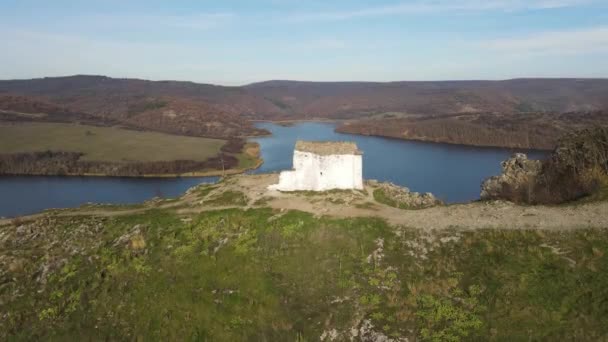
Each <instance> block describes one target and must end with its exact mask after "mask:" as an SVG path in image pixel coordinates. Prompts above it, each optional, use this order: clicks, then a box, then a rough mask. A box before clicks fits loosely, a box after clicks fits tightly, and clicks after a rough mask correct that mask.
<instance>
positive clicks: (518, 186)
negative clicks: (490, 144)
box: [481, 153, 542, 202]
mask: <svg viewBox="0 0 608 342" xmlns="http://www.w3.org/2000/svg"><path fill="white" fill-rule="evenodd" d="M501 165H502V174H500V175H499V176H494V177H491V178H488V179H487V180H485V181H484V182H483V184H482V185H481V199H482V200H495V199H504V198H511V199H513V200H514V202H529V201H530V199H531V196H532V191H533V189H534V184H535V183H536V178H537V177H538V176H539V174H540V172H541V170H542V162H541V161H540V160H532V159H528V156H526V155H525V154H523V153H515V154H514V155H513V156H512V157H511V158H509V159H507V160H505V161H503V162H502V163H501Z"/></svg>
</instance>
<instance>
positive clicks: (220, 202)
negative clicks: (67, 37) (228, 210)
mask: <svg viewBox="0 0 608 342" xmlns="http://www.w3.org/2000/svg"><path fill="white" fill-rule="evenodd" d="M205 204H207V205H213V206H230V205H235V206H243V205H247V196H246V195H245V194H244V193H242V192H241V191H232V190H227V191H224V192H220V193H218V194H215V195H214V196H212V197H211V198H210V199H208V200H206V201H205Z"/></svg>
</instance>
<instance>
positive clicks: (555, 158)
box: [490, 126, 608, 204]
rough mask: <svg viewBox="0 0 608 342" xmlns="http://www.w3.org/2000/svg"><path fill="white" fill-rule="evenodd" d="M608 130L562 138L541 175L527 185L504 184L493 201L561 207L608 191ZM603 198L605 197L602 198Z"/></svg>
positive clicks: (600, 129) (547, 160) (596, 130)
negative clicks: (562, 204)
mask: <svg viewBox="0 0 608 342" xmlns="http://www.w3.org/2000/svg"><path fill="white" fill-rule="evenodd" d="M607 186H608V127H600V126H597V127H593V128H588V129H583V130H580V131H576V132H571V133H568V134H566V135H565V136H563V137H562V138H561V139H560V140H559V143H558V145H557V148H556V149H555V150H554V151H553V152H552V153H551V155H550V156H549V157H548V158H547V159H545V160H543V161H541V167H540V171H538V173H537V174H535V175H532V176H531V177H528V178H526V180H525V183H524V184H521V183H518V182H514V183H503V184H502V188H501V192H500V193H499V194H497V195H496V196H494V198H490V199H504V200H509V201H512V202H515V203H528V204H559V203H565V202H569V201H573V200H577V199H580V198H583V197H586V196H590V195H594V194H598V193H601V192H604V191H606V187H607ZM599 195H600V196H604V194H599Z"/></svg>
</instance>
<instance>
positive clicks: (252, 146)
mask: <svg viewBox="0 0 608 342" xmlns="http://www.w3.org/2000/svg"><path fill="white" fill-rule="evenodd" d="M259 148H260V147H259V145H258V144H257V143H247V144H245V147H244V148H243V152H241V153H238V154H235V155H234V156H235V157H236V158H237V159H238V161H239V164H238V168H239V169H243V170H245V169H252V168H254V167H256V166H257V165H258V162H259Z"/></svg>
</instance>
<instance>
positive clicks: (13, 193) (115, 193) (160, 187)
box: [0, 176, 218, 217]
mask: <svg viewBox="0 0 608 342" xmlns="http://www.w3.org/2000/svg"><path fill="white" fill-rule="evenodd" d="M217 179H218V177H200V178H122V177H119V178H116V177H47V176H8V177H0V216H4V217H13V216H19V215H26V214H32V213H36V212H39V211H42V210H44V209H49V208H74V207H78V206H80V205H82V204H85V203H88V202H92V203H111V204H133V203H139V202H143V201H146V200H149V199H151V198H153V197H163V198H171V197H177V196H180V195H181V194H183V193H184V192H186V190H188V189H189V188H191V187H193V186H195V185H197V184H200V183H210V182H217Z"/></svg>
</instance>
